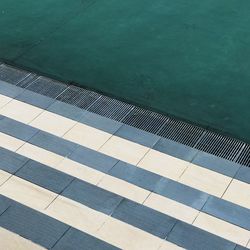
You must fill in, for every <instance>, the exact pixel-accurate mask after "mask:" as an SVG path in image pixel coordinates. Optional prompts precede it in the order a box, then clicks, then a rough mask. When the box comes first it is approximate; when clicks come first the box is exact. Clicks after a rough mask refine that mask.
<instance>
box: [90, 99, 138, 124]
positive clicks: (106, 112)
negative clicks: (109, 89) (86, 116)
mask: <svg viewBox="0 0 250 250" xmlns="http://www.w3.org/2000/svg"><path fill="white" fill-rule="evenodd" d="M133 108H134V106H133V105H131V104H127V103H125V102H121V101H118V100H116V99H113V98H110V97H107V96H101V98H100V99H98V100H97V101H96V102H95V103H94V104H93V105H92V106H91V107H90V108H89V109H88V110H89V111H91V112H93V113H96V114H98V115H102V116H105V117H107V118H110V119H113V120H116V121H121V120H122V119H123V118H124V117H125V116H126V115H127V114H128V113H129V112H130V111H131V110H132V109H133Z"/></svg>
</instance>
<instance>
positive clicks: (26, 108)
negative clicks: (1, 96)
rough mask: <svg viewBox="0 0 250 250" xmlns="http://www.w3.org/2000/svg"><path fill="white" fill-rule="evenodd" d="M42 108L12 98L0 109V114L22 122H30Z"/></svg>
mask: <svg viewBox="0 0 250 250" xmlns="http://www.w3.org/2000/svg"><path fill="white" fill-rule="evenodd" d="M42 112H43V109H40V108H37V107H35V106H32V105H29V104H27V103H24V102H20V101H18V100H12V101H11V102H9V103H8V104H7V105H6V106H4V107H3V108H2V109H1V110H0V114H1V115H4V116H7V117H9V118H11V119H14V120H16V121H19V122H22V123H26V124H27V123H30V122H31V121H32V120H33V119H35V118H36V117H37V116H38V115H39V114H41V113H42Z"/></svg>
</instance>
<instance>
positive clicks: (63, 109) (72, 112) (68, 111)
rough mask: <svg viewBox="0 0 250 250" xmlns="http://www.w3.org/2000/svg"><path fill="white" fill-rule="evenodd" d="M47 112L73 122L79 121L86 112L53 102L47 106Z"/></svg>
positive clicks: (62, 103)
mask: <svg viewBox="0 0 250 250" xmlns="http://www.w3.org/2000/svg"><path fill="white" fill-rule="evenodd" d="M48 111H50V112H52V113H55V114H58V115H61V116H64V117H67V118H69V119H71V120H74V121H79V120H80V119H81V117H82V116H83V114H84V112H86V111H85V110H82V109H80V108H78V107H75V106H73V105H70V104H68V103H64V102H61V101H55V102H54V103H53V104H52V105H51V106H49V108H48Z"/></svg>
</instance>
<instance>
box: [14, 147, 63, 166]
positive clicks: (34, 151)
mask: <svg viewBox="0 0 250 250" xmlns="http://www.w3.org/2000/svg"><path fill="white" fill-rule="evenodd" d="M17 153H19V154H21V155H23V156H26V157H28V158H30V159H32V160H34V161H38V162H40V163H42V164H45V165H48V166H56V165H58V164H59V163H60V162H61V161H62V160H63V159H64V157H62V156H60V155H57V154H54V153H52V152H50V151H47V150H45V149H42V148H39V147H37V146H34V145H32V144H29V143H25V144H24V145H23V146H22V147H21V148H20V149H19V150H17Z"/></svg>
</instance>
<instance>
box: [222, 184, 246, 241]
mask: <svg viewBox="0 0 250 250" xmlns="http://www.w3.org/2000/svg"><path fill="white" fill-rule="evenodd" d="M223 199H225V200H228V201H231V202H233V203H235V204H238V205H240V206H243V207H246V208H249V209H250V184H248V183H245V182H242V181H238V180H233V181H232V182H231V184H230V185H229V187H228V189H227V191H226V192H225V194H224V195H223ZM249 239H250V238H249Z"/></svg>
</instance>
